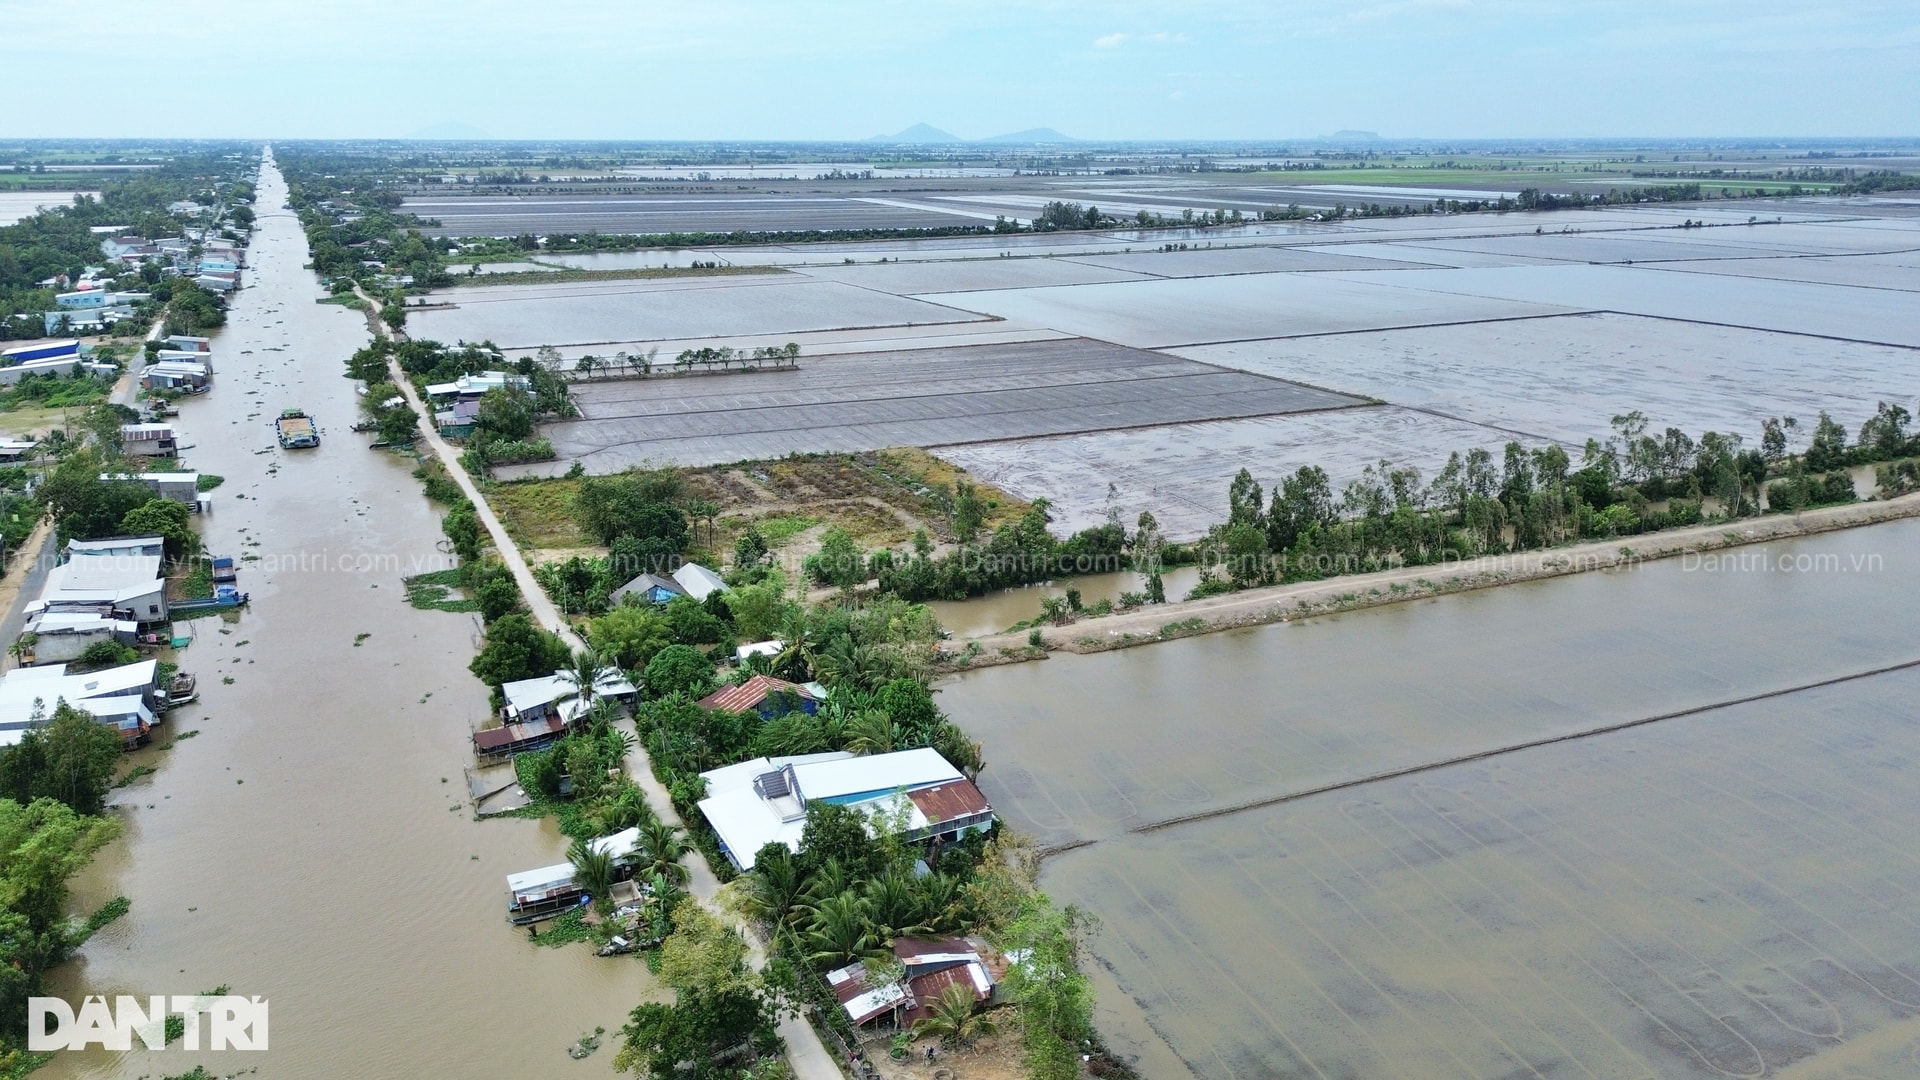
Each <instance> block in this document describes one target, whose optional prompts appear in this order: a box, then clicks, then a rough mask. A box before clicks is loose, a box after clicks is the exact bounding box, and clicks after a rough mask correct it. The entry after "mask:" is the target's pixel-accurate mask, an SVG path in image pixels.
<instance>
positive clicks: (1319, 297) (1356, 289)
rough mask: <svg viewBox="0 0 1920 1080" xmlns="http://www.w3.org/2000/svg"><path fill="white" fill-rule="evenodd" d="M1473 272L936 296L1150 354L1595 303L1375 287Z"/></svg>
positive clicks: (1250, 278) (1253, 278)
mask: <svg viewBox="0 0 1920 1080" xmlns="http://www.w3.org/2000/svg"><path fill="white" fill-rule="evenodd" d="M1136 257H1137V258H1139V259H1140V260H1141V264H1142V265H1143V266H1150V265H1151V260H1152V258H1153V256H1148V255H1140V256H1136ZM1128 265H1130V266H1131V265H1133V264H1131V263H1129V264H1128ZM1555 269H1558V268H1555ZM1581 269H1585V268H1584V267H1583V268H1581ZM1472 272H1473V271H1464V270H1398V271H1394V272H1393V273H1392V274H1384V273H1380V272H1376V271H1368V272H1366V273H1343V272H1340V271H1333V272H1329V273H1315V274H1284V273H1283V274H1248V275H1245V276H1238V277H1232V278H1224V279H1222V278H1172V279H1168V280H1164V281H1128V282H1120V283H1117V284H1111V285H1077V286H1070V287H1062V288H1050V289H1020V290H1010V291H1005V292H970V293H938V294H933V295H930V296H928V297H926V299H929V300H934V301H937V302H940V303H944V304H951V305H952V306H954V307H959V308H965V309H967V310H970V311H978V312H982V313H984V314H989V315H998V316H1001V317H1003V318H1009V319H1019V320H1021V321H1023V322H1030V323H1037V324H1039V325H1041V326H1048V327H1052V328H1053V329H1055V330H1064V331H1066V332H1068V333H1072V334H1079V335H1082V336H1085V337H1096V338H1101V339H1103V340H1106V341H1116V342H1119V343H1120V344H1123V345H1132V346H1134V347H1136V348H1147V349H1153V348H1169V347H1175V346H1181V345H1201V344H1210V343H1214V342H1221V341H1244V340H1249V339H1253V338H1273V337H1296V336H1299V335H1302V334H1331V333H1338V332H1341V331H1350V330H1382V329H1386V328H1388V327H1395V326H1423V325H1429V324H1434V323H1449V322H1475V321H1478V320H1482V319H1513V318H1521V317H1525V316H1530V315H1554V314H1562V313H1566V312H1571V311H1579V310H1587V309H1588V308H1589V307H1590V305H1588V304H1586V303H1585V302H1583V301H1581V300H1580V299H1578V298H1577V297H1568V298H1564V299H1558V300H1554V301H1551V302H1538V303H1536V302H1530V301H1526V300H1515V299H1507V298H1497V297H1482V296H1473V295H1464V294H1463V293H1461V292H1456V293H1448V294H1443V293H1439V292H1431V291H1417V290H1416V289H1413V288H1395V287H1391V286H1387V285H1379V284H1373V283H1375V282H1380V281H1383V280H1386V281H1391V282H1393V283H1394V284H1398V283H1399V281H1400V279H1401V278H1402V277H1403V276H1404V275H1413V274H1440V275H1446V274H1465V273H1472ZM1486 272H1490V273H1491V272H1497V271H1486Z"/></svg>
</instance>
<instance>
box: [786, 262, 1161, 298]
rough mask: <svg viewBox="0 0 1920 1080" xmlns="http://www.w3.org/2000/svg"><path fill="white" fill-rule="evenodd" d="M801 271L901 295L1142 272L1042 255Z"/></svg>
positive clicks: (1134, 276) (1131, 276)
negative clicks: (1043, 256) (1038, 256)
mask: <svg viewBox="0 0 1920 1080" xmlns="http://www.w3.org/2000/svg"><path fill="white" fill-rule="evenodd" d="M801 273H804V274H806V275H807V276H808V277H812V278H819V279H821V280H823V281H839V282H843V283H845V284H848V285H857V286H859V287H860V288H863V289H877V290H879V291H881V292H887V293H895V294H899V295H903V296H904V295H911V294H914V293H936V292H971V291H974V290H979V289H1030V288H1035V287H1038V286H1043V285H1090V284H1096V283H1099V282H1105V281H1137V280H1139V279H1140V278H1142V277H1144V276H1146V275H1144V274H1138V273H1133V272H1131V271H1129V270H1126V269H1109V268H1107V267H1104V266H1098V265H1091V264H1087V263H1082V262H1078V261H1071V260H1066V259H1046V258H1018V259H1000V258H986V259H966V260H955V261H951V262H893V263H884V264H879V265H875V264H870V263H869V264H862V265H859V266H810V267H808V268H806V269H805V270H803V271H801Z"/></svg>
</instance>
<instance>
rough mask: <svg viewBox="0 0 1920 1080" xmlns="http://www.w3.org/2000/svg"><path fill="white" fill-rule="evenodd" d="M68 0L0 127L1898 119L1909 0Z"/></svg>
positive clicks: (966, 134)
mask: <svg viewBox="0 0 1920 1080" xmlns="http://www.w3.org/2000/svg"><path fill="white" fill-rule="evenodd" d="M79 10H80V11H83V12H84V20H82V21H83V22H84V26H77V25H76V23H75V20H76V15H77V12H76V9H75V8H74V7H73V6H72V5H69V4H62V3H55V2H53V0H14V2H12V3H9V4H7V5H6V9H5V11H4V12H0V36H3V37H4V39H5V40H8V41H12V42H16V43H31V46H30V47H26V48H16V49H15V50H13V51H14V53H15V55H13V56H11V57H10V61H11V63H10V65H9V66H10V71H9V74H10V75H11V76H12V81H13V83H14V85H16V86H21V87H38V88H52V87H59V88H62V89H61V91H60V92H59V94H58V95H56V94H55V93H54V92H51V91H46V90H42V91H38V92H29V93H28V94H24V95H22V96H23V97H26V98H28V99H29V103H30V101H31V98H32V97H34V96H38V97H40V98H41V100H42V107H39V108H31V107H29V108H20V109H16V110H12V112H13V115H12V116H10V117H9V122H8V124H7V125H6V129H5V130H0V136H5V137H14V138H59V137H79V138H89V137H147V138H162V137H189V138H193V137H233V138H263V139H264V138H281V139H296V138H403V137H407V136H408V135H409V133H412V132H417V131H421V130H423V129H430V128H434V127H437V126H439V125H445V124H451V125H459V126H460V127H461V128H463V129H466V130H470V131H476V132H479V133H483V134H484V135H485V136H486V137H490V138H496V139H507V140H528V139H548V140H575V139H605V140H647V141H668V142H672V141H688V140H703V141H716V140H718V141H728V142H852V141H859V140H862V139H866V138H868V137H871V136H874V135H877V134H882V133H888V134H890V133H893V132H897V131H900V130H902V129H904V128H906V127H908V126H910V125H912V124H915V123H919V122H924V123H927V124H930V125H933V126H936V127H939V128H942V129H944V130H946V131H949V132H952V133H953V134H955V135H957V136H960V137H962V138H986V137H993V136H998V135H1001V134H1004V133H1010V132H1016V131H1020V130H1023V129H1028V128H1034V127H1051V128H1054V129H1056V130H1058V131H1060V132H1062V133H1064V134H1066V135H1069V136H1073V137H1076V138H1079V139H1085V140H1089V141H1138V140H1154V141H1165V140H1170V139H1180V140H1188V141H1243V142H1244V141H1285V140H1301V139H1310V138H1314V137H1317V136H1321V135H1325V134H1327V133H1331V132H1335V131H1339V130H1343V129H1353V130H1363V131H1375V132H1379V133H1381V134H1382V135H1383V136H1385V137H1387V138H1389V139H1395V138H1398V139H1410V138H1420V139H1454V140H1468V139H1479V140H1505V139H1594V138H1606V139H1630V138H1641V139H1673V138H1696V139H1698V138H1722V139H1724V138H1896V137H1901V133H1912V132H1920V95H1914V94H1912V93H1910V92H1901V91H1899V90H1898V88H1899V87H1901V86H1903V85H1907V84H1908V82H1909V80H1910V78H1911V73H1912V72H1913V71H1915V70H1920V13H1916V11H1915V9H1914V8H1913V6H1912V5H1911V4H1896V3H1889V2H1884V0H1872V2H1866V3H1861V4H1854V5H1848V6H1844V7H1843V6H1837V5H1835V6H1814V7H1806V6H1803V5H1794V4H1788V3H1784V2H1780V0H1758V2H1754V3H1744V4H1737V5H1736V4H1733V3H1729V2H1723V0H1675V2H1672V3H1669V4H1666V5H1661V6H1660V7H1658V8H1657V9H1653V8H1649V7H1646V6H1643V5H1634V4H1629V3H1626V2H1624V0H1589V2H1583V3H1572V4H1563V3H1547V2H1544V0H1372V2H1338V0H1299V2H1297V3H1294V4H1290V5H1287V6H1286V7H1285V8H1284V9H1283V10H1276V9H1275V8H1274V6H1273V5H1270V4H1264V3H1253V2H1249V0H1191V2H1186V3H1172V2H1168V0H1116V2H1111V3H1098V4H1095V3H1090V2H1086V0H1050V2H1039V3H1012V2H1009V0H978V2H974V3H967V4H961V3H956V2H953V0H930V2H928V3H924V4H920V5H916V6H915V7H914V8H913V9H912V11H911V13H910V14H907V15H902V14H901V12H900V10H899V9H897V8H894V7H892V6H891V5H882V4H878V3H874V2H872V0H850V2H843V3H821V2H818V0H812V2H809V0H798V2H788V3H777V4H776V3H772V2H770V0H734V2H731V3H718V4H708V5H701V6H699V7H698V8H694V7H690V6H689V7H664V8H658V9H653V10H648V11H645V12H644V13H640V14H635V13H633V12H632V11H631V9H629V8H627V7H626V6H625V5H620V4H617V3H614V2H612V0H572V2H569V3H563V4H558V5H549V6H547V7H544V8H541V9H538V14H537V15H536V16H535V17H534V18H533V19H532V20H529V17H528V9H527V8H526V7H525V6H524V5H519V4H509V3H506V2H505V0H467V2H465V3H462V4H460V5H458V6H448V5H434V4H425V3H419V2H412V3H409V2H405V0H401V2H375V0H339V2H337V3H334V4H330V5H327V6H326V7H325V8H324V9H323V8H320V7H318V6H317V5H303V4H295V3H292V2H290V0H253V2H249V3H239V2H237V0H213V2H209V3H203V4H200V5H197V6H195V8H193V9H192V11H191V12H190V13H189V12H188V11H187V10H186V9H183V8H181V7H180V6H177V5H160V4H152V3H149V2H146V0H96V2H94V3H92V4H89V5H87V6H86V7H85V8H84V9H79ZM80 35H83V36H80ZM196 56H201V57H204V58H205V60H206V63H205V66H204V67H203V68H201V69H199V70H196V69H195V67H194V66H193V60H194V58H195V57H196ZM142 57H151V58H152V60H153V63H154V68H153V71H152V73H151V74H149V73H147V72H145V71H143V69H142V66H141V58H142ZM84 58H92V61H93V62H91V63H89V62H87V61H86V59H84ZM108 58H111V60H112V66H111V69H110V71H111V72H112V73H113V74H116V75H124V76H125V77H126V78H127V79H128V80H130V81H131V83H132V84H133V85H135V86H137V88H138V92H137V94H133V95H132V97H131V101H132V102H133V104H132V105H127V104H119V103H115V104H112V105H110V106H109V105H105V104H103V105H102V106H101V107H98V108H93V109H87V108H76V107H73V106H72V105H71V102H73V100H74V99H75V98H76V97H77V96H78V97H84V96H85V95H86V94H88V93H90V92H92V91H88V90H86V89H85V88H84V80H85V79H86V78H87V77H88V75H89V74H90V73H98V72H102V71H108V70H109V69H108V68H107V67H106V63H105V62H106V60H107V59H108ZM98 93H100V94H102V95H110V94H111V93H112V92H111V91H109V90H104V89H103V90H101V91H98ZM56 100H61V101H63V102H66V103H68V104H67V105H66V107H62V108H57V109H56V108H53V107H52V105H53V103H54V102H55V101H56ZM106 100H114V99H112V98H111V97H109V98H107V99H106ZM1408 132H1431V133H1439V134H1432V135H1420V136H1409V135H1407V134H1406V133H1408ZM1448 133H1453V134H1448Z"/></svg>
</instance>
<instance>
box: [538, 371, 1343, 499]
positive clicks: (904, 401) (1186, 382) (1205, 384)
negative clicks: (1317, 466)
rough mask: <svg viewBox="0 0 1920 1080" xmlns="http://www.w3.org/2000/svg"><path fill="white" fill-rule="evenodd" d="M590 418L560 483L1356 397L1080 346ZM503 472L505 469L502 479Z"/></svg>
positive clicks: (668, 384) (581, 426)
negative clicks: (578, 469) (577, 470)
mask: <svg viewBox="0 0 1920 1080" xmlns="http://www.w3.org/2000/svg"><path fill="white" fill-rule="evenodd" d="M574 398H575V401H576V402H577V403H578V404H579V406H580V409H581V412H582V413H583V414H584V418H583V419H580V420H574V421H568V422H565V423H560V424H554V425H552V426H550V427H548V428H546V429H544V430H545V432H546V434H547V435H548V437H549V438H551V439H552V440H553V444H554V449H555V450H556V451H557V452H558V454H559V457H560V460H559V461H557V462H549V463H544V464H542V465H541V466H538V467H536V468H537V469H538V471H539V472H542V473H547V472H559V471H564V470H565V469H566V468H567V467H568V464H569V463H570V462H571V461H573V460H580V461H584V462H585V464H586V465H587V467H588V469H589V470H590V471H593V472H607V471H612V470H616V469H619V468H622V467H624V466H626V465H633V464H639V463H641V462H674V463H677V464H682V465H710V464H719V463H723V462H727V461H738V460H743V459H768V458H778V457H783V456H785V455H787V454H789V453H824V452H845V451H861V450H876V449H883V448H885V447H890V446H922V445H927V444H930V443H949V444H951V443H956V442H968V441H973V440H995V439H1012V438H1023V437H1027V436H1034V435H1048V434H1056V433H1062V432H1076V431H1089V430H1113V429H1125V428H1136V427H1151V426H1157V425H1163V424H1169V423H1179V422H1185V421H1193V420H1205V419H1215V418H1222V417H1244V416H1261V415H1271V414H1276V413H1290V412H1300V411H1306V410H1321V409H1342V408H1348V407H1352V406H1356V405H1361V404H1364V402H1363V401H1362V400H1361V399H1359V398H1353V397H1348V396H1346V395H1342V394H1335V393H1331V392H1328V391H1325V390H1318V389H1314V388H1312V387H1307V386H1301V385H1299V384H1296V383H1290V382H1285V381H1282V380H1278V379H1271V378H1267V377H1265V376H1258V375H1250V374H1247V373H1245V372H1237V371H1232V370H1229V369H1224V368H1218V367H1214V366H1212V365H1210V364H1203V363H1199V362H1195V361H1190V360H1180V359H1176V358H1171V357H1166V356H1162V355H1159V354H1156V353H1149V352H1142V351H1139V350H1134V349H1125V348H1121V347H1119V346H1114V345H1108V344H1105V343H1102V342H1095V341H1086V340H1068V341H1041V342H1022V343H1015V344H1007V345H983V346H967V347H961V348H951V349H926V350H916V351H910V352H884V353H862V354H853V355H847V356H837V357H821V358H810V359H807V360H805V361H803V362H802V365H801V367H800V369H799V370H798V371H786V372H753V373H739V374H734V375H715V376H710V377H709V376H704V375H703V376H690V377H682V378H657V379H641V380H628V381H608V382H603V383H594V382H591V381H589V382H583V383H578V384H575V387H574ZM505 471H507V470H503V472H505Z"/></svg>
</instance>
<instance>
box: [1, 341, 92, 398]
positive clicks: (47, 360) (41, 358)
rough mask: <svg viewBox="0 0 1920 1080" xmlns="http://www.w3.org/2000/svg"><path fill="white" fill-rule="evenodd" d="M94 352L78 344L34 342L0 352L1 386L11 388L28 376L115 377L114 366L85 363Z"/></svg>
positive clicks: (71, 342)
mask: <svg viewBox="0 0 1920 1080" xmlns="http://www.w3.org/2000/svg"><path fill="white" fill-rule="evenodd" d="M92 352H93V350H92V349H90V348H88V347H87V346H85V345H82V344H81V343H80V342H79V341H78V340H76V339H73V338H65V339H62V340H58V341H36V342H34V343H32V344H30V345H15V346H14V347H13V348H11V349H4V350H0V386H12V385H13V384H15V383H17V382H19V381H20V380H21V379H22V378H23V377H25V376H28V375H67V376H71V375H78V374H80V373H82V372H87V373H90V374H97V375H116V374H118V373H119V371H120V369H119V368H118V367H116V366H115V365H113V364H103V363H97V362H95V361H93V360H90V359H88V357H89V356H90V355H91V354H92Z"/></svg>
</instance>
